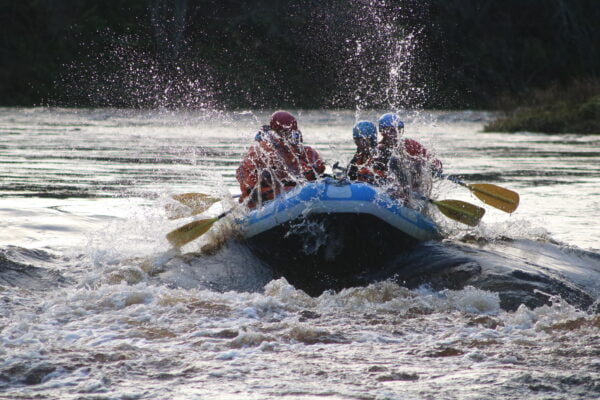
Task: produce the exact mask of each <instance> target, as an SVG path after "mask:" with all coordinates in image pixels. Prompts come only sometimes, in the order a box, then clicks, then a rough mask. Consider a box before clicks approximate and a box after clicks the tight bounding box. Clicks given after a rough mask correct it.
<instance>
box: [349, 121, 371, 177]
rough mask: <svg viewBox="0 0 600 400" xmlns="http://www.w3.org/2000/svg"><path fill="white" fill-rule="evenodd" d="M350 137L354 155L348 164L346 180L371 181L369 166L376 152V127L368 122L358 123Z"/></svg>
mask: <svg viewBox="0 0 600 400" xmlns="http://www.w3.org/2000/svg"><path fill="white" fill-rule="evenodd" d="M352 137H353V138H354V143H355V144H356V153H354V156H353V157H352V159H351V160H350V164H348V169H347V175H348V178H349V179H350V180H353V181H356V180H358V181H363V182H369V181H373V179H374V174H373V170H372V169H371V164H372V163H373V159H374V158H375V154H376V150H377V127H375V124H374V123H372V122H370V121H359V122H357V123H356V125H354V128H353V129H352Z"/></svg>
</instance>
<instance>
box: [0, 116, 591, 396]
mask: <svg viewBox="0 0 600 400" xmlns="http://www.w3.org/2000/svg"><path fill="white" fill-rule="evenodd" d="M269 114H270V113H260V112H250V111H247V112H200V111H197V112H196V111H189V112H183V111H176V112H172V111H168V110H163V111H160V110H159V111H156V110H154V111H130V110H117V109H93V110H85V109H79V110H70V109H48V108H31V109H12V108H3V109H0V228H1V229H0V398H3V399H4V398H6V399H30V398H38V399H55V398H61V399H234V398H235V399H273V398H287V399H377V400H383V399H390V400H392V399H440V398H443V399H482V398H494V399H515V398H528V399H597V398H599V397H600V315H598V310H599V309H600V307H599V301H598V300H599V299H600V229H599V228H598V225H599V224H600V216H599V215H600V137H599V136H580V135H574V134H573V135H544V134H532V133H527V132H523V133H517V134H495V133H481V130H482V127H483V124H484V123H485V122H486V121H488V120H489V119H490V118H492V117H493V115H491V114H489V113H480V112H418V113H417V112H414V113H413V112H411V113H406V114H402V117H403V119H404V121H405V124H406V136H408V137H412V138H415V139H417V140H419V141H421V142H422V143H423V144H425V145H426V146H427V147H428V148H429V149H431V150H433V151H435V152H436V154H437V156H438V157H439V158H440V159H441V160H442V161H443V163H444V168H445V171H446V172H447V173H451V174H456V175H458V176H460V177H462V178H463V179H464V180H465V181H467V182H470V183H475V182H485V183H493V184H496V185H500V186H503V187H507V188H510V189H512V190H515V191H517V192H518V193H519V194H520V196H521V205H520V207H519V208H518V210H517V211H516V212H515V213H513V214H512V215H509V214H505V213H503V212H501V211H498V210H495V209H493V208H491V207H488V206H485V205H483V206H484V207H485V208H486V215H485V216H484V218H483V222H482V223H481V224H480V225H479V226H478V227H476V228H468V227H465V226H462V225H459V224H458V223H456V222H454V221H451V220H448V219H446V218H445V217H444V216H443V215H441V214H435V213H434V217H435V218H436V222H438V224H439V225H440V227H441V229H442V231H443V232H444V236H445V237H446V238H445V239H444V240H443V241H440V242H428V243H424V244H423V245H421V246H420V247H419V248H418V249H416V250H415V251H414V252H413V253H412V254H411V255H409V256H407V257H404V258H402V260H399V261H398V263H397V264H396V265H393V266H391V267H390V269H389V270H386V271H382V272H381V273H379V274H378V275H377V276H371V277H369V279H368V280H366V281H365V284H364V286H360V287H355V288H348V289H346V290H342V291H341V292H338V293H333V292H325V293H324V294H322V295H321V296H319V297H310V296H308V295H306V294H305V293H304V292H302V291H300V290H298V289H296V288H294V287H293V286H291V285H290V284H289V283H287V282H286V281H285V279H273V276H272V274H271V272H270V270H269V269H268V268H267V267H266V266H265V265H264V264H262V263H261V262H260V261H259V260H257V259H256V258H255V257H254V256H253V255H252V254H251V253H250V252H249V250H248V249H247V248H246V246H245V245H244V244H243V243H240V242H238V241H236V240H234V239H228V238H229V237H230V235H231V230H232V229H233V228H234V227H232V224H231V222H228V221H223V223H219V224H217V225H215V227H214V228H213V230H212V231H211V232H209V234H207V235H205V236H203V237H202V238H201V239H199V240H197V241H195V242H192V243H190V244H188V245H186V246H185V247H184V248H183V249H182V251H181V252H177V251H174V250H173V249H170V246H169V245H168V242H167V241H166V239H165V234H166V233H168V232H169V231H171V230H173V229H175V228H177V227H179V226H181V225H183V224H185V223H187V222H189V221H191V220H192V219H193V218H190V217H188V218H182V219H174V220H172V219H169V218H168V216H169V211H168V208H166V206H169V205H172V204H173V200H172V198H171V196H172V195H174V194H178V193H186V192H203V193H208V194H211V195H213V196H215V197H220V198H222V199H223V201H222V202H221V203H217V204H215V205H214V206H213V207H212V208H211V209H210V210H209V211H208V212H207V215H216V214H218V213H219V212H220V211H221V210H222V209H223V208H225V209H227V208H228V207H229V206H230V205H231V204H232V203H233V201H234V200H233V199H231V195H234V194H236V193H239V189H238V186H237V182H236V181H235V176H234V172H235V168H236V167H237V164H238V162H239V160H240V157H241V156H242V154H243V152H244V151H245V149H246V148H247V146H248V145H249V144H251V142H252V140H253V136H254V132H255V131H256V129H257V128H258V127H259V126H260V125H262V124H264V123H266V121H267V119H268V115H269ZM296 114H297V115H298V117H299V123H300V128H301V129H302V131H303V134H304V140H305V142H307V143H308V144H310V145H312V146H313V147H315V148H316V149H318V150H319V151H320V152H321V154H322V156H323V158H324V159H325V160H326V161H327V163H328V165H331V164H332V163H333V162H334V161H338V160H339V161H342V162H346V161H347V160H348V159H349V158H350V155H351V153H352V151H353V143H352V140H351V128H352V126H353V124H354V122H355V118H356V113H355V112H352V111H330V112H325V111H297V112H296ZM378 114H379V113H377V112H362V113H361V114H360V115H359V117H360V118H361V119H363V118H369V119H371V120H375V119H376V117H377V115H378ZM432 197H435V198H437V199H450V198H454V199H460V200H465V201H469V202H471V203H473V204H479V205H482V204H481V203H479V202H478V200H477V199H476V198H475V197H473V196H472V195H471V194H470V192H469V191H468V190H466V189H464V188H462V187H458V186H457V185H455V184H453V183H451V182H449V181H442V182H436V183H435V185H434V191H433V194H432ZM217 244H218V245H219V246H216V250H215V249H214V248H215V245H217ZM207 245H209V246H212V247H213V251H211V252H210V253H208V252H207V251H204V252H203V251H202V249H205V250H206V248H207V247H205V246H207Z"/></svg>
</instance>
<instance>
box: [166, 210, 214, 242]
mask: <svg viewBox="0 0 600 400" xmlns="http://www.w3.org/2000/svg"><path fill="white" fill-rule="evenodd" d="M218 220H219V218H218V217H215V218H209V219H199V220H197V221H192V222H190V223H189V224H185V225H183V226H182V227H180V228H177V229H175V230H173V231H171V232H169V233H168V234H167V240H168V241H169V243H171V245H173V247H181V246H183V245H185V244H187V243H189V242H191V241H192V240H195V239H197V238H199V237H200V236H202V235H204V234H205V233H206V232H207V231H208V230H209V229H210V228H211V227H212V226H213V224H214V223H215V222H217V221H218Z"/></svg>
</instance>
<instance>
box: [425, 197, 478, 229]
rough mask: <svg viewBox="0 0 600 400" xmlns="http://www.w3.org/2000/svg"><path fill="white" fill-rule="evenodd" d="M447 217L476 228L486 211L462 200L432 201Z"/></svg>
mask: <svg viewBox="0 0 600 400" xmlns="http://www.w3.org/2000/svg"><path fill="white" fill-rule="evenodd" d="M431 202H432V203H433V204H435V205H436V206H438V209H439V210H440V212H441V213H442V214H444V215H445V216H446V217H448V218H450V219H453V220H455V221H458V222H461V223H463V224H466V225H469V226H476V225H477V224H479V221H481V218H482V217H483V215H484V214H485V209H483V208H481V207H478V206H476V205H475V204H471V203H467V202H466V201H461V200H431Z"/></svg>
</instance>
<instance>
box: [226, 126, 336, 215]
mask: <svg viewBox="0 0 600 400" xmlns="http://www.w3.org/2000/svg"><path fill="white" fill-rule="evenodd" d="M324 171H325V164H324V163H323V161H322V160H321V158H320V157H319V154H318V153H317V152H316V151H315V150H313V149H312V148H311V147H309V146H304V145H302V144H300V145H290V144H288V143H285V142H284V141H282V140H281V139H279V138H278V137H276V136H275V135H272V134H268V135H263V136H262V137H261V140H260V141H259V142H256V143H254V144H253V145H252V146H250V149H248V152H247V153H246V155H245V156H244V158H243V159H242V162H241V163H240V166H239V167H238V169H237V171H236V178H237V180H238V182H239V183H240V189H241V192H242V193H241V196H240V203H241V202H244V201H246V199H247V198H249V199H248V200H247V201H248V203H247V205H248V207H250V208H253V207H256V205H257V204H260V203H262V202H263V201H268V200H272V199H273V198H275V196H278V195H279V194H281V193H283V192H284V191H287V190H290V189H291V188H293V187H294V186H296V185H297V184H298V183H301V182H306V181H313V180H316V179H317V178H318V177H319V176H320V175H321V174H322V173H323V172H324Z"/></svg>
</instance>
